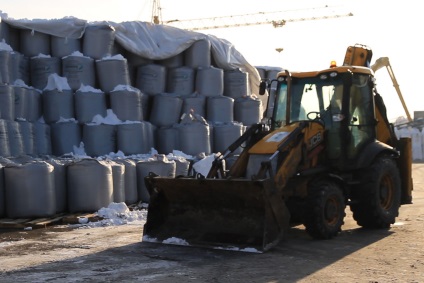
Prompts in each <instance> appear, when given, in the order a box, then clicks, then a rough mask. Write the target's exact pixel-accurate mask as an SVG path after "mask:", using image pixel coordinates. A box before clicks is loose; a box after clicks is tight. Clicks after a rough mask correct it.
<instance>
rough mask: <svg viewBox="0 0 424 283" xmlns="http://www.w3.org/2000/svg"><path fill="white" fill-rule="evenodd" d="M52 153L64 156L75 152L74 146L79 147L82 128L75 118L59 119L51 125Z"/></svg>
mask: <svg viewBox="0 0 424 283" xmlns="http://www.w3.org/2000/svg"><path fill="white" fill-rule="evenodd" d="M50 132H51V141H52V153H53V155H55V156H62V155H64V154H69V153H73V152H74V147H79V145H80V143H81V141H82V139H81V128H80V125H79V124H78V123H77V122H76V121H75V120H68V121H58V122H57V123H53V124H51V125H50Z"/></svg>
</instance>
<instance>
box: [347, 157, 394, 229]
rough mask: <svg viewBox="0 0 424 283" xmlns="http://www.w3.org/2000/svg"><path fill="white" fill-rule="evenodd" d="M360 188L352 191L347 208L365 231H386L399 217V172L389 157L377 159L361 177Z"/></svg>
mask: <svg viewBox="0 0 424 283" xmlns="http://www.w3.org/2000/svg"><path fill="white" fill-rule="evenodd" d="M362 180H363V182H362V184H363V185H362V186H361V187H357V188H354V190H353V191H352V204H351V205H350V209H351V211H352V213H353V218H354V219H355V220H356V222H357V223H358V225H359V226H362V227H364V228H373V229H382V228H389V227H390V225H391V224H393V223H395V220H396V217H397V216H398V215H399V207H400V200H401V185H400V176H399V170H398V168H397V166H396V163H395V162H394V160H393V159H392V158H389V157H382V158H378V159H377V160H376V161H375V162H374V163H373V164H372V165H371V166H370V168H368V169H367V170H366V171H364V177H363V178H362Z"/></svg>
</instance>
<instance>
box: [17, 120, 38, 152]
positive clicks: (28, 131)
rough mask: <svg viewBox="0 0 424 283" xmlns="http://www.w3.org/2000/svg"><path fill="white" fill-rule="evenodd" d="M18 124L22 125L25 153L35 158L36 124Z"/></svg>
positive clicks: (26, 122)
mask: <svg viewBox="0 0 424 283" xmlns="http://www.w3.org/2000/svg"><path fill="white" fill-rule="evenodd" d="M17 122H18V123H19V125H20V129H21V134H22V143H23V153H24V154H26V155H30V156H34V155H35V154H36V149H35V146H36V145H35V126H34V124H33V123H32V122H28V121H25V120H18V121H17Z"/></svg>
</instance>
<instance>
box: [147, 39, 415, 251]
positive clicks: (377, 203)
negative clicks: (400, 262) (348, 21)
mask: <svg viewBox="0 0 424 283" xmlns="http://www.w3.org/2000/svg"><path fill="white" fill-rule="evenodd" d="M371 57H372V51H371V49H370V48H368V47H367V46H364V45H359V44H357V45H354V46H349V47H348V49H347V52H346V56H345V60H344V63H343V65H342V66H336V65H335V64H334V65H332V66H331V67H329V68H328V69H324V70H321V71H313V72H289V71H287V70H285V71H282V72H280V73H279V74H278V76H277V78H276V79H274V80H272V81H263V82H261V85H260V93H261V94H263V93H266V90H268V91H270V89H271V88H272V89H276V92H275V96H269V97H274V98H273V99H272V101H269V103H268V105H269V107H268V109H272V111H269V112H271V113H266V115H265V116H266V117H267V118H268V122H266V123H263V124H262V123H260V124H256V125H253V126H251V127H250V128H249V129H248V130H247V131H246V132H245V133H244V134H243V136H241V137H240V138H239V139H238V140H236V141H235V142H234V143H233V144H232V145H231V146H230V147H229V148H228V149H227V150H226V151H225V152H224V153H223V154H219V155H218V156H217V157H216V158H215V160H214V162H213V165H212V167H211V169H210V172H209V174H207V176H203V175H201V174H194V176H177V177H175V178H171V177H161V176H157V175H155V174H153V173H150V174H149V176H147V177H146V178H145V182H146V185H147V188H148V191H149V193H150V203H149V208H148V215H147V221H146V223H145V225H144V230H143V241H153V242H159V243H177V244H178V243H183V244H188V245H192V246H205V247H212V248H223V249H233V250H234V249H235V250H241V251H243V250H254V251H258V252H263V251H266V250H268V249H270V248H272V247H273V246H275V245H276V244H277V243H279V242H280V241H281V240H282V239H284V238H285V236H286V235H287V232H288V230H289V228H290V227H292V226H293V225H299V224H303V225H304V226H305V230H306V232H307V233H308V234H309V235H311V236H312V237H313V238H316V239H330V238H332V237H334V236H336V235H337V234H338V233H339V232H340V231H341V228H342V225H343V224H344V217H345V215H346V214H345V208H346V206H349V207H350V209H351V211H352V213H353V217H354V219H355V220H356V222H357V223H358V225H359V226H362V227H364V228H371V229H375V228H384V229H385V228H389V227H390V225H391V224H393V223H395V219H396V217H397V216H398V214H399V207H400V206H401V205H402V204H409V203H412V189H413V188H412V178H411V170H412V169H411V163H412V155H411V140H410V139H408V138H402V139H398V138H397V137H396V135H395V133H394V130H393V126H392V125H391V124H390V123H389V121H388V120H387V115H386V109H385V106H384V103H383V100H382V98H381V96H380V95H379V94H378V93H377V90H376V87H375V79H374V72H373V70H372V69H371V68H370V61H371ZM240 146H242V147H243V151H242V152H241V154H240V155H239V156H238V158H237V159H236V161H235V162H233V163H232V165H231V167H230V168H226V166H225V164H226V162H225V161H226V160H227V159H228V158H229V157H230V156H232V153H233V152H234V151H235V150H236V149H238V148H239V147H240ZM169 239H174V240H175V239H179V240H181V241H170V240H169Z"/></svg>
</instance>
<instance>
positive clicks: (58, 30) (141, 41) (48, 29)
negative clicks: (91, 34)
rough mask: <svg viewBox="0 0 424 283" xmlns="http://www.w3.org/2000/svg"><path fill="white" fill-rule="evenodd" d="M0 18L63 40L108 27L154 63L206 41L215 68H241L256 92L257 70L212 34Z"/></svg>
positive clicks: (71, 20) (127, 46)
mask: <svg viewBox="0 0 424 283" xmlns="http://www.w3.org/2000/svg"><path fill="white" fill-rule="evenodd" d="M0 15H1V20H2V21H3V22H5V23H7V24H9V25H11V26H13V27H15V28H23V29H30V30H33V31H36V32H41V33H46V34H50V35H53V36H58V37H64V38H82V37H83V35H84V31H85V28H86V27H87V26H89V25H91V24H95V25H105V24H106V25H110V26H112V27H113V28H114V29H115V40H116V41H117V42H118V43H119V44H120V45H121V46H122V47H123V48H125V49H127V50H128V51H130V52H132V53H134V54H137V55H139V56H141V57H143V58H147V59H153V60H161V59H167V58H169V57H172V56H174V55H177V54H179V53H181V52H182V51H184V50H186V49H187V48H188V47H190V46H191V45H192V44H193V43H194V42H195V41H197V40H201V39H208V40H209V41H210V42H211V50H212V54H213V58H214V62H215V63H216V65H217V67H218V68H221V69H224V70H230V69H236V68H240V69H241V70H243V71H245V72H247V73H249V82H250V87H251V91H252V93H253V94H257V93H258V91H257V90H258V85H259V81H260V77H259V73H258V72H257V70H256V68H255V67H253V66H252V65H250V64H249V63H248V62H247V61H246V59H245V58H244V57H243V56H242V55H241V54H240V52H238V51H237V50H236V49H235V47H234V45H233V44H232V43H231V42H229V41H227V40H225V39H221V38H217V37H215V36H213V35H206V34H202V33H198V32H193V31H188V30H182V29H178V28H175V27H171V26H166V25H156V24H152V23H148V22H141V21H130V22H121V23H115V22H109V21H107V22H106V21H103V22H88V21H86V20H81V19H77V18H74V17H65V18H62V19H32V20H28V19H13V18H9V17H8V16H7V14H4V13H1V11H0ZM264 105H265V104H264Z"/></svg>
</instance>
